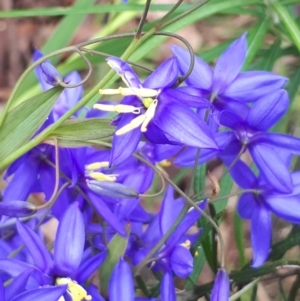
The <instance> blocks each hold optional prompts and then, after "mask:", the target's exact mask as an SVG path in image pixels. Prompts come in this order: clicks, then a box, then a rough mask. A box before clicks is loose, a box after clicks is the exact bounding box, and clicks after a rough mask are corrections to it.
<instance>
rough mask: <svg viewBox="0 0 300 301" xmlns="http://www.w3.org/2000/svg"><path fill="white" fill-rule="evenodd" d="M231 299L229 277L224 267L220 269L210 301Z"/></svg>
mask: <svg viewBox="0 0 300 301" xmlns="http://www.w3.org/2000/svg"><path fill="white" fill-rule="evenodd" d="M228 300H229V277H228V274H227V272H226V270H224V269H219V270H218V273H217V276H216V279H215V283H214V286H213V289H212V293H211V297H210V301H228Z"/></svg>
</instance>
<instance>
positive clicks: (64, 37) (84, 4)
mask: <svg viewBox="0 0 300 301" xmlns="http://www.w3.org/2000/svg"><path fill="white" fill-rule="evenodd" d="M94 3H95V0H88V1H86V0H77V1H76V2H75V4H74V5H73V6H71V7H70V8H71V9H73V10H77V11H81V12H82V11H83V10H84V9H91V10H93V9H95V6H94ZM49 9H51V8H50V7H48V8H47V10H46V11H49ZM85 17H86V13H81V14H78V15H71V16H68V17H65V18H63V19H62V20H61V21H60V23H59V25H58V26H57V27H56V29H55V31H54V33H53V34H52V35H51V37H50V39H48V41H47V42H46V43H45V44H44V46H43V47H42V48H41V50H42V51H43V52H44V53H50V52H52V51H55V50H57V49H60V48H63V47H65V46H67V45H68V44H69V43H70V42H71V41H72V39H73V36H74V34H75V32H76V30H77V29H78V28H79V27H80V25H81V24H82V22H83V21H84V19H85ZM50 61H51V62H52V64H56V63H57V62H58V61H59V56H55V57H53V58H51V59H50Z"/></svg>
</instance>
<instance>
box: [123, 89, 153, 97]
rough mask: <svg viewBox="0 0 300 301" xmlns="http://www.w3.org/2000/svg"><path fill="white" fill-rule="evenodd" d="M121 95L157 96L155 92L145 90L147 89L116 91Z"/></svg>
mask: <svg viewBox="0 0 300 301" xmlns="http://www.w3.org/2000/svg"><path fill="white" fill-rule="evenodd" d="M118 90H119V91H120V94H121V95H124V96H129V95H135V96H139V97H156V96H157V94H158V91H157V90H153V89H147V88H143V87H141V88H122V87H120V88H119V89H118Z"/></svg>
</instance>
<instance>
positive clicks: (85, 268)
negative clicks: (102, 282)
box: [72, 250, 107, 283]
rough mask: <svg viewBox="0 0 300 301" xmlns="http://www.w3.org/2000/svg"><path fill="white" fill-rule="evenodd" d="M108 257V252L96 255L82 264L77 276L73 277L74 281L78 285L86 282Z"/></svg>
mask: <svg viewBox="0 0 300 301" xmlns="http://www.w3.org/2000/svg"><path fill="white" fill-rule="evenodd" d="M106 255H107V250H104V251H103V252H101V253H99V254H97V255H94V256H92V257H90V258H89V259H87V260H86V261H85V262H84V263H82V264H81V265H80V266H79V268H78V269H77V270H76V272H75V274H73V275H72V279H74V280H76V281H77V282H78V283H83V282H84V281H86V280H87V279H88V278H89V277H90V276H91V275H92V274H93V273H94V272H95V271H96V270H97V269H98V268H99V267H100V266H101V264H102V263H103V261H104V260H105V258H106Z"/></svg>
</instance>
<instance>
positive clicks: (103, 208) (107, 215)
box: [88, 192, 126, 236]
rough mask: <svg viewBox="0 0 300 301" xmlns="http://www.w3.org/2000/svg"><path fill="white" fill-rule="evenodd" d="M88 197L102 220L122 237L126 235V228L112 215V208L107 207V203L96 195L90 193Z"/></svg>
mask: <svg viewBox="0 0 300 301" xmlns="http://www.w3.org/2000/svg"><path fill="white" fill-rule="evenodd" d="M88 196H89V198H90V200H91V202H92V204H93V206H94V208H95V210H96V211H97V212H98V213H99V214H100V215H101V216H102V218H103V219H104V220H105V221H106V222H107V223H108V224H109V225H110V226H111V227H112V228H113V229H114V230H115V231H117V232H118V233H119V234H121V235H122V236H125V235H126V231H125V229H124V226H123V225H122V223H121V222H120V221H119V219H118V218H117V216H116V215H115V214H113V213H112V211H111V210H110V208H109V207H108V206H107V205H106V203H105V202H104V201H103V200H102V199H101V198H100V197H98V196H97V195H95V194H94V193H91V192H89V193H88Z"/></svg>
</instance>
